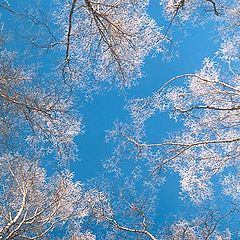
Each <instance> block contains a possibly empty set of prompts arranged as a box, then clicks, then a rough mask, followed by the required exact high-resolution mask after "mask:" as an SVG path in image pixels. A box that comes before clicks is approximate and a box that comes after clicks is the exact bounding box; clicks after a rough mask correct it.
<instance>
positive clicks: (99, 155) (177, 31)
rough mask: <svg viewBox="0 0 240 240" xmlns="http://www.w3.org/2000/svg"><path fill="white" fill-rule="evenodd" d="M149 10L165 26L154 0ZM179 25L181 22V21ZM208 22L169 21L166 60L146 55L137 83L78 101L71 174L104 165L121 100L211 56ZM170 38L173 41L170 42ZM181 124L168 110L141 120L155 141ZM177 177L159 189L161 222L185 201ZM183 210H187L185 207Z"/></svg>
mask: <svg viewBox="0 0 240 240" xmlns="http://www.w3.org/2000/svg"><path fill="white" fill-rule="evenodd" d="M149 14H150V16H151V17H153V18H154V19H155V20H156V22H157V23H158V24H159V26H163V27H164V29H166V28H167V26H168V24H169V23H168V22H167V21H166V20H165V19H163V17H162V8H161V6H160V5H159V3H158V1H151V2H150V8H149ZM184 26H185V25H184ZM212 27H213V26H212V25H210V24H206V25H204V26H196V27H194V28H193V27H192V26H190V25H189V24H186V26H185V29H188V30H187V31H186V33H184V31H183V30H182V29H181V27H180V26H179V28H177V27H175V26H174V33H173V39H172V41H173V42H174V44H175V45H177V46H174V47H173V49H174V51H175V52H174V56H173V58H172V59H171V61H167V60H164V59H163V56H162V55H161V54H159V55H157V56H149V57H147V58H146V60H145V64H144V66H143V72H144V77H143V78H142V79H139V84H138V86H136V87H133V88H132V89H130V90H127V91H126V92H125V93H122V92H119V90H116V89H111V91H109V92H104V94H97V95H95V96H94V97H93V99H92V100H91V101H89V102H87V103H84V104H83V107H82V110H81V111H82V115H83V123H84V125H85V133H84V135H82V136H80V137H78V138H77V145H78V149H79V157H80V161H77V162H75V163H72V165H71V166H72V170H73V171H74V172H75V177H76V179H79V180H82V181H85V180H87V179H89V178H92V177H96V176H98V175H99V174H101V172H102V171H103V170H104V169H103V167H102V162H103V161H104V159H106V158H109V157H110V156H111V154H112V150H113V149H112V144H109V143H106V142H105V136H106V130H110V129H112V128H113V122H114V121H116V120H119V121H123V122H124V121H127V120H128V119H129V115H128V112H127V111H126V109H124V106H125V104H126V101H127V100H129V99H132V98H135V97H146V96H150V95H151V93H153V92H154V91H156V90H158V89H159V88H160V87H161V86H162V85H163V84H164V83H165V82H166V81H167V80H168V79H170V78H172V77H173V76H176V75H180V74H184V73H193V72H195V71H197V70H199V69H200V68H201V64H202V61H203V59H204V58H205V57H210V58H212V57H214V53H215V51H216V50H217V45H216V44H214V39H212V37H213V36H212V34H211V32H212ZM174 44H173V45H174ZM180 127H181V124H179V123H176V122H175V121H174V120H173V119H170V118H169V116H168V113H160V114H157V115H155V116H154V117H153V118H151V119H150V120H149V121H148V122H147V127H146V129H147V135H148V136H149V140H150V142H156V141H158V142H160V141H161V139H163V138H165V137H167V136H168V134H169V133H171V132H175V131H179V130H180ZM178 181H179V178H178V176H177V175H176V174H173V173H167V176H166V182H165V184H164V185H163V186H162V187H161V191H160V194H159V196H158V197H159V202H161V204H160V205H159V208H158V211H159V215H160V216H164V217H163V218H161V221H162V222H164V221H166V220H167V219H169V218H171V217H172V216H173V215H176V214H178V213H180V212H183V211H184V208H185V203H183V202H182V201H181V200H180V195H179V191H180V187H179V183H178ZM185 214H187V213H185Z"/></svg>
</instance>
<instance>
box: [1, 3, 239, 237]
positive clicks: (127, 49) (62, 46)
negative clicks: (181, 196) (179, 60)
mask: <svg viewBox="0 0 240 240" xmlns="http://www.w3.org/2000/svg"><path fill="white" fill-rule="evenodd" d="M9 2H10V1H9ZM9 2H8V1H5V2H2V3H0V8H1V10H2V15H3V17H2V21H3V22H5V24H3V27H2V32H1V37H0V43H1V49H0V130H1V131H0V147H1V151H0V166H1V167H0V186H1V188H0V201H1V209H0V238H1V239H49V238H56V236H57V235H58V231H59V232H63V233H62V236H59V238H58V239H79V240H81V239H89V240H94V239H96V238H98V237H99V236H100V237H102V239H151V240H156V239H176V240H177V239H188V240H191V239H199V240H200V239H231V237H232V236H234V235H233V234H232V235H231V229H226V228H224V227H222V225H221V223H222V222H223V221H225V219H226V218H227V217H230V216H231V217H232V216H234V214H236V215H238V208H237V207H236V206H237V205H238V204H239V195H240V190H239V189H240V187H239V186H240V179H239V164H238V158H239V153H240V152H239V110H240V105H239V95H240V88H239V80H240V77H239V76H240V75H239V62H240V61H239V49H240V37H239V36H240V35H239V22H240V21H239V17H240V13H239V7H240V6H239V3H238V1H231V2H229V1H221V2H220V1H217V0H216V1H214V0H202V1H196V0H178V1H175V0H174V1H172V0H169V1H167V0H163V1H160V4H161V5H162V6H163V8H164V14H165V17H166V18H167V19H168V20H170V21H169V23H168V26H167V27H166V29H165V33H164V34H163V33H162V32H164V31H162V29H161V28H160V27H158V26H157V24H156V22H155V21H154V20H153V19H152V18H151V17H150V16H149V14H148V7H149V1H135V0H130V1H123V0H118V1H117V0H97V1H90V0H71V1H70V0H69V1H65V2H61V1H53V2H51V3H50V4H49V3H47V4H49V6H48V5H44V4H43V6H41V4H40V3H39V4H38V3H37V2H35V3H34V4H33V5H32V6H30V5H31V4H28V3H23V5H22V2H21V3H20V2H19V3H9ZM26 6H27V7H26ZM46 6H47V8H48V7H49V9H50V10H49V11H48V13H47V14H46V15H45V14H43V12H44V10H46ZM202 10H204V11H202ZM207 12H210V14H206V13H207ZM6 16H7V17H8V18H7V19H9V20H8V21H9V22H10V24H13V23H14V24H15V25H16V30H12V29H9V26H8V21H6ZM9 16H11V17H9ZM205 16H206V18H205ZM206 19H208V20H212V21H214V26H216V31H218V32H219V36H220V37H219V38H220V43H219V50H218V51H217V52H216V57H215V58H214V60H211V59H210V58H206V59H205V60H204V61H203V66H202V69H201V70H199V71H197V72H195V73H190V74H182V75H178V76H175V77H173V78H172V79H170V80H169V81H167V82H166V83H165V84H164V85H163V86H162V87H161V88H160V89H159V90H157V91H156V92H155V93H153V95H152V96H150V97H143V98H137V99H132V100H130V101H128V106H127V108H128V110H129V113H130V116H131V122H130V123H125V124H123V123H116V124H115V129H113V130H112V131H109V134H108V138H109V139H112V138H113V139H114V140H115V141H116V145H115V146H116V148H115V151H114V154H113V157H112V158H111V159H110V160H107V161H105V163H104V166H105V167H106V168H108V170H111V171H112V172H113V173H114V174H115V175H114V176H113V175H111V174H110V175H107V173H104V177H103V178H100V177H99V178H98V180H97V181H93V182H92V183H91V184H90V185H89V186H88V184H86V187H85V188H83V185H82V184H80V183H79V182H78V181H75V180H74V179H73V174H72V173H71V168H70V167H71V165H70V161H72V160H73V159H77V158H78V157H77V155H76V152H77V149H76V144H75V141H74V140H75V137H77V136H78V135H79V134H80V133H82V132H83V127H82V125H81V114H80V111H79V108H78V107H77V105H79V103H80V102H79V96H80V98H81V97H82V96H85V95H88V94H89V93H94V92H101V91H102V92H103V91H104V90H106V86H107V88H111V87H113V86H117V87H118V88H120V89H125V88H128V87H130V86H132V85H134V84H135V83H136V80H137V79H138V78H141V77H142V70H141V67H142V65H143V64H144V59H145V58H146V56H148V55H149V54H150V53H153V54H154V53H158V52H163V51H164V49H165V47H166V43H167V42H173V39H171V35H170V32H172V29H173V28H174V26H175V23H179V20H181V21H183V22H187V21H189V20H194V21H193V24H195V25H196V24H197V21H201V24H202V23H204V22H205V21H206ZM183 27H184V25H183ZM23 29H25V30H23ZM170 30H171V31H170ZM19 34H20V35H19ZM19 36H20V37H19ZM15 37H16V38H15ZM16 39H21V41H22V43H21V44H19V43H18V41H17V40H16ZM15 44H16V45H15ZM43 53H44V54H43ZM45 54H46V55H45ZM47 58H48V60H46V59H47ZM49 58H50V59H51V61H49ZM42 65H44V66H45V67H46V69H45V70H44V68H42V67H41V66H42ZM46 65H49V66H46ZM44 71H46V72H44ZM182 80H184V82H183V81H182ZM92 96H93V95H92ZM76 99H77V100H76ZM83 101H84V98H83V97H82V100H81V103H82V102H83ZM158 111H168V112H169V113H170V116H171V117H173V118H174V119H180V122H181V123H182V126H181V129H182V131H180V132H179V133H177V134H173V135H172V136H170V137H169V138H168V139H165V140H163V141H160V142H156V143H151V142H149V141H148V138H147V135H146V133H145V130H146V122H147V120H148V119H149V118H151V117H152V116H154V115H155V114H156V113H157V112H158ZM49 159H52V160H51V161H52V162H54V163H56V162H57V164H59V166H58V167H57V168H58V169H59V171H56V172H55V173H54V174H51V173H49V172H51V171H53V169H49V168H48V167H47V166H46V165H45V164H44V163H45V162H46V161H49ZM132 159H134V160H135V161H131V160H132ZM56 160H58V161H56ZM123 160H124V161H125V160H128V161H127V167H125V166H123V167H122V166H121V165H122V162H123ZM139 160H141V161H139ZM67 163H68V164H67ZM169 169H170V170H171V171H174V172H176V173H178V174H179V176H180V178H181V179H180V184H181V188H182V192H185V193H187V194H188V196H189V197H190V198H189V199H190V202H191V203H193V204H195V205H197V206H200V210H199V211H200V214H197V215H196V216H193V217H191V218H190V219H186V218H184V217H180V218H178V219H176V220H175V222H171V223H170V222H169V223H168V224H166V225H167V226H165V228H164V227H163V226H162V225H161V224H160V225H159V224H158V221H157V220H156V218H157V217H156V216H157V206H158V191H159V188H160V187H161V184H162V183H163V177H162V175H161V174H162V172H163V171H164V170H169ZM149 173H150V174H149ZM149 175H150V176H149ZM214 178H216V179H217V180H218V181H219V182H220V183H221V185H222V188H223V189H222V192H223V194H225V196H226V195H227V196H230V198H229V199H231V201H232V203H231V204H232V205H233V206H234V208H228V209H230V210H228V211H227V213H226V211H224V210H223V209H220V210H219V209H218V208H216V209H217V210H216V209H214V210H211V208H210V207H209V208H208V205H207V204H206V201H209V202H211V201H212V200H214V196H215V195H219V194H215V192H216V191H215V185H214V184H213V180H214ZM224 200H226V199H224ZM203 205H205V206H206V207H207V208H208V209H207V210H208V211H203V210H202V206H203ZM232 205H231V206H232ZM206 212H207V213H206ZM232 225H233V224H231V226H232ZM91 229H93V231H91ZM166 229H167V230H166ZM165 230H166V231H165ZM92 232H93V233H92Z"/></svg>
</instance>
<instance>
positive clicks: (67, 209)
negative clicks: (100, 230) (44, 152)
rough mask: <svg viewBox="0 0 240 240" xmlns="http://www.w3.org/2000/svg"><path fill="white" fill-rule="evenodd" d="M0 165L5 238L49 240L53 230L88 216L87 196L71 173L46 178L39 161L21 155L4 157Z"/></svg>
mask: <svg viewBox="0 0 240 240" xmlns="http://www.w3.org/2000/svg"><path fill="white" fill-rule="evenodd" d="M0 165H1V172H0V179H1V180H0V181H1V196H0V199H1V200H0V202H1V212H0V219H1V220H0V238H1V239H39V238H40V239H49V238H50V237H51V236H52V237H53V236H54V232H52V230H53V229H55V230H56V229H57V228H60V227H61V226H63V225H64V223H65V222H66V221H68V220H69V219H71V221H72V222H74V221H78V222H80V221H81V219H82V218H83V217H85V216H86V215H87V212H88V208H87V204H86V201H85V200H84V198H85V197H84V194H85V193H84V191H83V189H82V186H81V184H80V183H78V182H76V183H73V182H72V177H73V176H72V175H71V174H67V173H57V174H55V175H54V176H52V177H51V178H48V179H46V173H45V170H44V169H43V168H41V167H40V166H39V164H38V162H35V161H33V160H29V159H26V158H24V157H22V156H20V155H18V156H10V155H3V156H1V159H0ZM65 227H66V226H65Z"/></svg>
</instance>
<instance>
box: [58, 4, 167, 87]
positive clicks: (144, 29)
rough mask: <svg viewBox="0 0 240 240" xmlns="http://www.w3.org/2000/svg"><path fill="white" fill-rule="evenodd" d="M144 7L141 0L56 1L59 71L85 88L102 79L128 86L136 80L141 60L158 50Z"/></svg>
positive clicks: (158, 41)
mask: <svg viewBox="0 0 240 240" xmlns="http://www.w3.org/2000/svg"><path fill="white" fill-rule="evenodd" d="M148 5H149V3H148V1H145V0H143V1H122V0H120V1H116V0H110V1H109V0H100V1H90V0H81V1H78V0H73V1H67V2H66V3H62V2H61V1H60V2H59V3H58V6H57V9H58V10H57V11H56V12H55V13H54V17H55V18H56V19H57V21H58V23H59V25H60V27H61V30H62V33H64V35H63V40H62V41H63V42H64V45H63V47H64V50H65V51H66V53H65V61H66V63H65V69H64V71H66V73H67V74H69V76H70V77H71V78H72V80H74V81H77V82H80V83H82V84H83V85H86V84H87V86H86V87H89V86H90V87H93V85H95V83H98V82H102V81H106V82H109V83H111V84H112V83H116V84H117V85H118V86H119V87H121V88H122V87H128V86H131V85H132V82H133V81H134V80H136V78H139V77H140V76H141V66H142V64H143V61H144V58H145V57H146V56H147V55H148V54H149V53H150V52H151V51H152V50H155V51H156V50H157V51H160V50H161V48H162V42H163V39H162V38H163V37H162V35H161V33H160V29H159V27H157V25H156V23H155V22H154V20H153V19H151V18H150V17H149V16H148V14H147V7H148ZM89 84H90V85H89Z"/></svg>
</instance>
